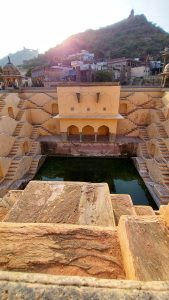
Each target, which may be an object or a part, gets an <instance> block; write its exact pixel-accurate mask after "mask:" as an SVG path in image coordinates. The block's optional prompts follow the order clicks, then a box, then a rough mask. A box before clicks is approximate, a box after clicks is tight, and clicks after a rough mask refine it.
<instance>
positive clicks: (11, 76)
mask: <svg viewBox="0 0 169 300" xmlns="http://www.w3.org/2000/svg"><path fill="white" fill-rule="evenodd" d="M0 77H1V78H2V80H3V82H4V84H5V87H6V88H19V86H20V85H21V82H22V76H21V74H20V72H19V70H18V69H17V68H16V67H15V66H14V64H12V63H11V61H10V58H9V56H8V62H7V64H6V65H5V66H4V67H3V69H2V74H1V76H0Z"/></svg>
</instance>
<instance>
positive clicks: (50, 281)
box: [0, 272, 169, 300]
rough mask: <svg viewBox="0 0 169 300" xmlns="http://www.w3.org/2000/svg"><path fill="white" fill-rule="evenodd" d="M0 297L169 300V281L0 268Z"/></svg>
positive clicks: (50, 299)
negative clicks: (31, 272) (5, 270)
mask: <svg viewBox="0 0 169 300" xmlns="http://www.w3.org/2000/svg"><path fill="white" fill-rule="evenodd" d="M0 299H3V300H14V299H31V300H39V299H41V300H47V299H48V300H56V299H57V300H58V299H62V300H70V299H73V300H80V299H83V300H88V299H93V300H94V299H97V300H110V299H113V300H122V299H126V300H127V299H128V300H135V299H144V300H146V299H147V300H148V299H151V300H168V299H169V282H164V281H163V282H157V281H155V282H140V281H131V280H130V281H128V280H125V281H124V280H106V279H96V278H93V277H79V276H74V277H72V276H52V275H44V274H28V273H19V272H0Z"/></svg>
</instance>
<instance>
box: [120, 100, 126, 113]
mask: <svg viewBox="0 0 169 300" xmlns="http://www.w3.org/2000/svg"><path fill="white" fill-rule="evenodd" d="M119 112H120V114H122V115H123V114H124V115H126V114H127V103H121V104H120V108H119Z"/></svg>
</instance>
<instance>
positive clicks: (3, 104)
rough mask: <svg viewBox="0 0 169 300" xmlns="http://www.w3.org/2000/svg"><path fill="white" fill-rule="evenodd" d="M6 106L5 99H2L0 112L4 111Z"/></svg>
mask: <svg viewBox="0 0 169 300" xmlns="http://www.w3.org/2000/svg"><path fill="white" fill-rule="evenodd" d="M4 106H5V102H4V101H3V100H0V112H1V111H2V109H3V108H4Z"/></svg>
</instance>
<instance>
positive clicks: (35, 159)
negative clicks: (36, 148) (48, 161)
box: [28, 155, 41, 175]
mask: <svg viewBox="0 0 169 300" xmlns="http://www.w3.org/2000/svg"><path fill="white" fill-rule="evenodd" d="M40 157H41V155H36V156H34V157H33V159H32V162H31V166H30V169H29V171H28V175H35V174H36V171H37V168H38V164H39V160H40Z"/></svg>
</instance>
